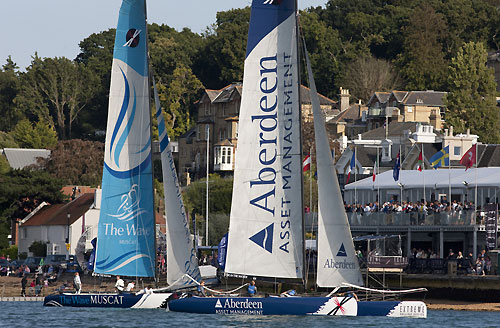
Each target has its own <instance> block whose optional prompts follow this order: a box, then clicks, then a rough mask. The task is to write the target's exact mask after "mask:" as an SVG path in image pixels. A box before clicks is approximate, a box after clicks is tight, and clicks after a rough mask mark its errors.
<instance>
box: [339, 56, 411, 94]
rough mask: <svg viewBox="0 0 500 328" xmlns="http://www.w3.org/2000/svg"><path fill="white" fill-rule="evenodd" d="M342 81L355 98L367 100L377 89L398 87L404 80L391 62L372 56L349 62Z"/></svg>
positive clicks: (385, 89)
mask: <svg viewBox="0 0 500 328" xmlns="http://www.w3.org/2000/svg"><path fill="white" fill-rule="evenodd" d="M342 83H343V85H344V86H345V88H346V89H349V90H350V93H351V94H352V95H353V96H354V97H355V98H358V99H362V100H364V101H365V102H366V101H368V100H369V99H370V97H371V96H372V95H373V93H374V92H375V91H389V90H394V89H398V88H399V87H400V86H401V85H402V80H401V78H400V77H399V76H398V74H397V73H396V70H395V69H394V67H393V65H392V64H391V63H390V62H388V61H387V60H384V59H377V58H374V57H371V56H370V57H360V58H358V59H357V60H355V61H354V62H352V63H349V64H348V65H347V67H346V70H345V74H344V78H343V82H342Z"/></svg>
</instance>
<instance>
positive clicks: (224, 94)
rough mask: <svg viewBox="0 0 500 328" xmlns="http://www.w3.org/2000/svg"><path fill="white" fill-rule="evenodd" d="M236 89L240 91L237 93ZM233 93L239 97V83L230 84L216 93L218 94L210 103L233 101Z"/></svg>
mask: <svg viewBox="0 0 500 328" xmlns="http://www.w3.org/2000/svg"><path fill="white" fill-rule="evenodd" d="M238 89H239V90H240V91H238ZM235 91H236V92H237V93H238V94H240V95H241V83H232V84H230V85H228V86H226V87H224V88H222V89H220V90H219V91H218V92H219V94H218V95H217V97H216V98H215V99H214V100H213V101H212V102H214V103H218V102H229V101H231V99H233V94H234V92H235Z"/></svg>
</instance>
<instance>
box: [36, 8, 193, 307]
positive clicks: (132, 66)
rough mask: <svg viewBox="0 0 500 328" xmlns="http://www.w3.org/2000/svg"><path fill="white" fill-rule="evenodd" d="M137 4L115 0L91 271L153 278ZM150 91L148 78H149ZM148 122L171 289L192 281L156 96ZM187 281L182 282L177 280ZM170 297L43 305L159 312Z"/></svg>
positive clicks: (144, 72)
mask: <svg viewBox="0 0 500 328" xmlns="http://www.w3.org/2000/svg"><path fill="white" fill-rule="evenodd" d="M147 41H148V37H147V20H146V1H145V0H123V2H122V6H121V9H120V14H119V19H118V27H117V29H116V37H115V45H114V55H113V65H112V72H111V87H110V96H109V112H108V125H107V130H106V144H105V156H104V169H103V178H102V202H101V212H100V217H99V226H98V238H97V248H96V261H95V272H96V273H98V274H106V275H121V276H134V277H154V276H155V271H156V270H155V262H156V245H155V233H156V230H155V221H154V204H153V201H154V194H153V174H152V147H151V140H152V138H151V106H150V92H149V90H150V85H151V84H150V69H149V60H148V45H147ZM153 85H154V79H153ZM154 94H155V95H154V96H155V97H154V98H155V104H156V113H155V115H156V118H157V120H158V132H159V137H160V139H159V140H160V142H159V143H160V151H161V160H162V169H163V183H164V189H165V216H166V221H167V252H168V253H167V283H168V284H169V285H170V286H171V287H172V288H182V287H188V286H190V285H192V284H194V282H197V281H200V280H201V276H200V270H199V268H198V262H197V258H196V254H195V251H194V249H193V247H192V242H191V238H190V234H189V226H188V220H187V217H186V212H185V209H184V205H183V202H182V198H181V193H180V191H179V185H178V181H177V174H176V170H175V166H174V161H173V157H172V152H171V149H170V142H169V138H168V135H167V130H166V126H165V121H164V118H163V115H162V110H161V107H160V102H159V99H158V93H157V91H156V88H154ZM185 275H189V277H190V278H189V279H187V278H185ZM171 294H172V293H170V292H163V291H161V290H157V291H153V292H148V293H137V294H135V293H104V294H103V293H82V294H74V293H61V294H55V295H49V296H47V297H45V300H44V305H47V306H75V307H121V308H159V307H165V306H166V303H167V302H166V301H167V299H168V298H169V297H170V296H171Z"/></svg>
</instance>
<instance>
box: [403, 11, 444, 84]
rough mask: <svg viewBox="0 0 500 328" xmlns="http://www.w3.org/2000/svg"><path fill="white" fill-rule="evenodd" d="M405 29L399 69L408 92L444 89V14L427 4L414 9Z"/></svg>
mask: <svg viewBox="0 0 500 328" xmlns="http://www.w3.org/2000/svg"><path fill="white" fill-rule="evenodd" d="M412 16H413V17H417V18H418V19H412V20H410V23H409V25H408V26H406V27H404V28H403V34H404V42H403V52H401V53H400V54H399V55H398V61H397V63H398V66H399V68H400V72H401V74H402V75H403V77H404V79H405V80H406V88H407V89H410V90H430V89H432V90H443V88H444V83H445V79H446V69H447V62H446V61H445V53H444V52H443V45H442V43H441V40H442V39H443V38H444V32H443V31H446V30H447V26H446V23H445V21H444V18H443V15H442V14H438V13H436V12H435V11H434V8H432V7H431V6H430V5H429V4H426V3H424V4H422V6H419V7H416V8H415V9H414V10H413V14H412Z"/></svg>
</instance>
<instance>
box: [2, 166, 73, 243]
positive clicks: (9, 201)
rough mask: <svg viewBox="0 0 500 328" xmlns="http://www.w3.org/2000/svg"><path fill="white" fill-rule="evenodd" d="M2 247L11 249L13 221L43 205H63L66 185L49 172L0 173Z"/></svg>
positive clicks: (26, 170)
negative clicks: (9, 246) (11, 225)
mask: <svg viewBox="0 0 500 328" xmlns="http://www.w3.org/2000/svg"><path fill="white" fill-rule="evenodd" d="M0 185H1V186H2V188H0V248H5V247H7V246H8V240H7V235H8V234H10V224H11V219H22V218H24V217H25V216H26V215H28V214H29V213H30V212H31V211H32V210H34V209H35V208H36V207H37V206H38V205H40V204H41V203H42V202H44V201H45V202H47V203H52V204H55V203H60V202H62V201H63V200H64V195H63V194H62V193H61V188H62V186H63V183H62V181H61V180H60V179H57V178H54V177H52V176H51V175H50V174H48V173H47V172H43V171H37V170H29V169H23V170H9V171H7V172H6V173H0Z"/></svg>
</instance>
